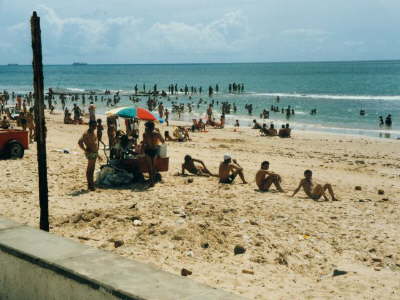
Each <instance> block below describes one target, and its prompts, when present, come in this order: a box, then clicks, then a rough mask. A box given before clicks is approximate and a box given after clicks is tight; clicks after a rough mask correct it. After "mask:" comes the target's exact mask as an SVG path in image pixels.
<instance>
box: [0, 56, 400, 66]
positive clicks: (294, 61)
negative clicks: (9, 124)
mask: <svg viewBox="0 0 400 300" xmlns="http://www.w3.org/2000/svg"><path fill="white" fill-rule="evenodd" d="M395 61H400V58H394V59H365V60H363V59H361V60H309V61H301V60H298V61H296V60H293V61H248V62H170V63H87V64H86V63H85V65H83V66H87V65H91V66H96V65H97V66H99V65H110V66H112V65H114V66H115V65H219V64H220V65H223V64H225V65H226V64H284V63H351V62H395ZM30 65H31V64H19V63H7V64H2V65H0V66H30ZM43 65H44V66H72V65H73V62H72V63H69V64H68V63H49V64H43Z"/></svg>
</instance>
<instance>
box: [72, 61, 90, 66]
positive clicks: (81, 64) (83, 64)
mask: <svg viewBox="0 0 400 300" xmlns="http://www.w3.org/2000/svg"><path fill="white" fill-rule="evenodd" d="M72 65H73V66H86V65H88V63H85V62H74V63H73V64H72Z"/></svg>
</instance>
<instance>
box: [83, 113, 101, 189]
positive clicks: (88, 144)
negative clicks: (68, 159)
mask: <svg viewBox="0 0 400 300" xmlns="http://www.w3.org/2000/svg"><path fill="white" fill-rule="evenodd" d="M96 128H97V123H96V121H89V129H88V130H87V131H86V132H85V133H84V134H83V135H82V137H81V138H80V139H79V141H78V145H79V147H80V148H81V149H82V150H83V151H84V152H85V156H86V158H87V160H88V164H87V169H86V179H87V184H88V190H89V191H94V190H95V186H94V170H95V168H96V160H97V158H98V157H99V143H98V140H97V136H96V133H95V130H96Z"/></svg>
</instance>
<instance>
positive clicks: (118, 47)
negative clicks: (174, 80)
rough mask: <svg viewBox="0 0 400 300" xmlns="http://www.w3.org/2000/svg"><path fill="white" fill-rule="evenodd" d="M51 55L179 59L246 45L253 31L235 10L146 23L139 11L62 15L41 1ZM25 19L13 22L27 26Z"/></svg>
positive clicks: (236, 49)
mask: <svg viewBox="0 0 400 300" xmlns="http://www.w3.org/2000/svg"><path fill="white" fill-rule="evenodd" d="M40 10H41V11H42V18H41V20H42V32H43V39H44V43H43V44H44V45H45V49H46V55H48V57H50V60H51V57H52V56H54V57H59V53H64V54H65V55H66V56H70V57H77V59H78V58H80V57H82V56H83V57H82V59H84V60H90V59H92V60H93V61H94V62H96V60H97V61H105V60H106V61H107V60H109V61H110V62H135V60H136V61H137V58H138V57H144V58H153V59H154V57H165V58H166V60H169V61H179V60H180V59H181V58H184V57H188V58H189V57H191V60H196V58H203V57H205V56H207V55H211V56H213V55H217V56H218V55H219V56H221V55H223V54H230V53H238V52H240V51H244V50H245V49H246V48H247V47H248V44H249V42H251V41H254V40H255V39H254V36H253V37H250V35H249V31H250V30H249V25H248V20H247V18H246V17H245V16H244V15H243V14H242V13H241V12H240V11H232V12H228V13H226V14H225V15H223V16H222V17H221V18H219V19H216V20H213V21H211V22H209V23H207V24H202V23H197V24H189V23H184V22H174V21H171V22H169V23H154V24H145V23H144V22H143V20H140V19H137V18H135V17H130V16H125V17H106V18H102V19H100V18H95V17H92V18H89V17H88V18H82V17H68V18H63V17H61V16H60V15H59V14H57V13H56V12H55V10H53V9H52V8H50V7H47V6H43V5H41V6H40ZM24 26H25V24H18V25H15V26H13V29H14V30H24Z"/></svg>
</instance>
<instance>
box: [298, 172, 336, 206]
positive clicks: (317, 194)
mask: <svg viewBox="0 0 400 300" xmlns="http://www.w3.org/2000/svg"><path fill="white" fill-rule="evenodd" d="M301 188H303V190H304V192H305V193H306V195H307V196H308V197H309V198H310V199H312V200H315V201H317V200H319V199H320V198H321V197H324V199H325V201H329V199H328V197H327V196H326V194H325V192H326V190H328V192H329V194H330V195H331V197H332V201H338V199H336V198H335V194H334V193H333V190H332V186H331V185H330V184H329V183H327V184H325V185H324V186H322V185H320V184H317V185H315V186H314V184H313V182H312V171H311V170H305V171H304V178H303V179H302V180H300V183H299V186H298V187H297V189H296V190H295V191H294V192H293V195H292V197H294V196H295V195H296V194H297V193H298V192H299V191H300V189H301Z"/></svg>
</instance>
